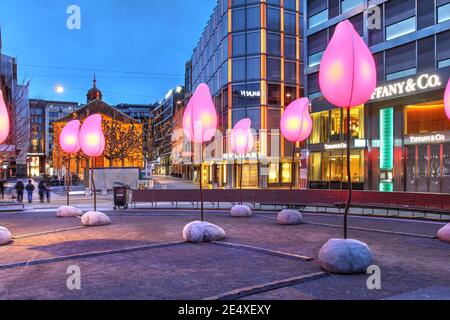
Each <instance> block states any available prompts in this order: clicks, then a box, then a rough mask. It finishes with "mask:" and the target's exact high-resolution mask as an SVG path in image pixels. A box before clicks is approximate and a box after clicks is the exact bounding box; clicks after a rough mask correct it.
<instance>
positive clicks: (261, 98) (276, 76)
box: [186, 0, 304, 188]
mask: <svg viewBox="0 0 450 320" xmlns="http://www.w3.org/2000/svg"><path fill="white" fill-rule="evenodd" d="M302 21H303V16H302V8H301V1H300V0H219V1H218V3H217V6H216V8H215V9H214V12H213V14H212V15H211V18H210V20H209V22H208V24H207V26H206V28H205V31H204V32H203V34H202V36H201V38H200V41H199V43H198V45H197V47H196V48H195V49H194V51H193V56H192V58H191V61H190V62H189V63H187V64H186V88H192V91H193V90H195V88H196V87H197V86H198V85H199V84H200V83H202V82H204V83H207V84H208V85H209V86H210V88H211V91H212V95H213V97H214V102H215V105H216V108H217V112H218V115H219V130H220V131H221V132H223V133H224V135H225V133H226V131H227V130H230V129H232V128H233V126H234V125H235V124H236V123H237V122H238V121H239V120H241V119H243V118H250V119H251V120H252V124H253V128H254V129H255V130H256V132H257V139H256V143H255V149H254V152H253V153H251V154H249V155H247V157H246V159H247V162H246V163H245V165H244V166H243V186H244V187H252V188H257V187H270V186H281V185H284V184H289V183H290V182H291V160H290V159H291V156H290V155H291V153H292V149H291V148H292V146H291V145H290V143H286V144H285V143H284V141H282V139H281V137H280V134H279V123H280V117H281V114H282V112H283V109H284V108H285V107H286V106H287V105H288V104H289V103H290V102H291V101H293V100H295V99H296V98H297V97H302V96H303V84H302V79H303V73H302V70H303V68H304V67H303V60H302V56H303V55H302V40H303V39H302V36H301V34H302V32H301V29H302ZM224 142H225V143H223V144H221V146H220V147H219V149H220V150H217V148H216V150H215V152H213V154H212V155H207V164H205V168H204V169H205V170H204V176H203V182H204V183H205V184H210V185H215V186H217V187H224V188H231V187H236V186H237V180H238V179H237V173H238V171H237V169H236V167H235V166H233V162H234V158H235V155H233V154H231V153H230V151H229V148H228V147H227V143H226V142H227V141H226V139H224ZM299 155H300V152H298V154H297V157H299ZM298 160H299V159H297V161H298ZM197 169H198V168H197ZM192 170H195V171H197V170H196V169H192ZM298 172H299V170H297V174H296V176H297V179H296V180H297V182H298V181H299V179H298V176H299V173H298ZM192 176H193V177H194V179H197V180H198V179H199V177H198V176H197V175H196V174H193V175H192Z"/></svg>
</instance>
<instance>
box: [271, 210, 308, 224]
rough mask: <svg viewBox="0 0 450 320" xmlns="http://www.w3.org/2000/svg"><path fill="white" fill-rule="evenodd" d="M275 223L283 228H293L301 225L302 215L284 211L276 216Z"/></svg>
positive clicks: (294, 211)
mask: <svg viewBox="0 0 450 320" xmlns="http://www.w3.org/2000/svg"><path fill="white" fill-rule="evenodd" d="M277 223H278V224H280V225H284V226H295V225H298V224H302V223H303V215H302V214H301V213H300V212H298V211H297V210H292V209H285V210H283V211H281V212H280V213H279V214H278V216H277Z"/></svg>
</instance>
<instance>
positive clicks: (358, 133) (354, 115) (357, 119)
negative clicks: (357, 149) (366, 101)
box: [343, 106, 364, 139]
mask: <svg viewBox="0 0 450 320" xmlns="http://www.w3.org/2000/svg"><path fill="white" fill-rule="evenodd" d="M343 114H344V133H345V134H344V136H345V138H346V137H347V111H346V110H343ZM363 125H364V109H363V107H362V106H359V107H354V108H351V109H350V131H351V138H352V139H363V138H364V126H363Z"/></svg>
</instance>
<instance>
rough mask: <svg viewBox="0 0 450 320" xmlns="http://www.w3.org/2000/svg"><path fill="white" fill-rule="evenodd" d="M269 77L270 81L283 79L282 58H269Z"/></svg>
mask: <svg viewBox="0 0 450 320" xmlns="http://www.w3.org/2000/svg"><path fill="white" fill-rule="evenodd" d="M267 79H268V80H269V81H270V80H272V81H280V80H281V59H279V58H267Z"/></svg>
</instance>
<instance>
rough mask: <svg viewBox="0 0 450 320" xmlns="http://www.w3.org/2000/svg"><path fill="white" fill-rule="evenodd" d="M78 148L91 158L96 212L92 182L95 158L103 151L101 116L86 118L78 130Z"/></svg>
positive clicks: (95, 192) (103, 139) (103, 138)
mask: <svg viewBox="0 0 450 320" xmlns="http://www.w3.org/2000/svg"><path fill="white" fill-rule="evenodd" d="M80 146H81V149H82V150H83V152H84V153H85V154H86V155H87V156H88V157H91V161H92V164H91V184H92V191H93V192H94V211H97V191H96V189H95V181H94V163H95V158H97V157H99V156H101V155H102V154H103V151H104V150H105V135H104V134H103V130H102V116H101V115H99V114H94V115H92V116H90V117H88V118H87V119H86V120H85V121H84V123H83V125H82V127H81V130H80Z"/></svg>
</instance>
